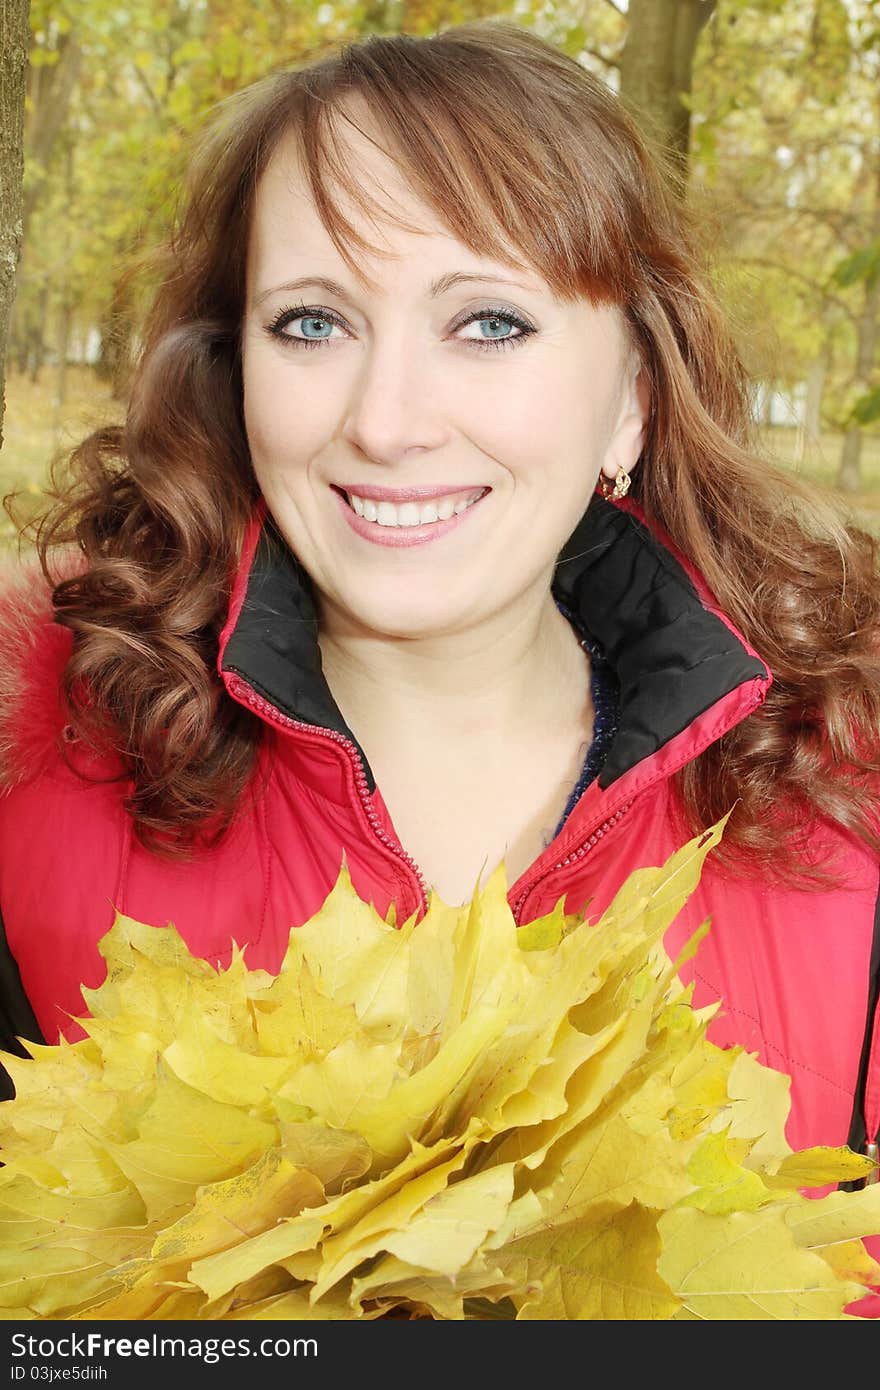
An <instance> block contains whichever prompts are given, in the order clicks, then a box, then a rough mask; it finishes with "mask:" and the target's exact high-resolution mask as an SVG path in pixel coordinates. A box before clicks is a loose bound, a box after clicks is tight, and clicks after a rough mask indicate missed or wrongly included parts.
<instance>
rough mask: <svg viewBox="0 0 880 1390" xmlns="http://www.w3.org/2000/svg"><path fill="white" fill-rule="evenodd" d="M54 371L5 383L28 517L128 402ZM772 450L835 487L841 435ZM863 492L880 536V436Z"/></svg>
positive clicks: (858, 499)
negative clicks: (77, 453) (51, 481)
mask: <svg viewBox="0 0 880 1390" xmlns="http://www.w3.org/2000/svg"><path fill="white" fill-rule="evenodd" d="M55 384H56V383H55V373H54V371H53V370H52V369H44V371H43V374H42V378H41V380H39V381H38V382H36V383H34V382H31V381H30V379H29V378H28V377H27V376H21V375H19V374H17V373H14V372H13V373H12V374H11V375H10V376H9V378H8V379H7V382H6V418H5V421H4V442H3V449H2V451H0V496H6V495H7V494H10V493H15V494H17V496H18V501H17V509H18V512H19V513H20V514H21V515H22V516H32V515H35V514H36V513H37V512H38V511H39V510H40V508H41V506H42V504H43V499H44V495H45V488H46V485H47V480H48V473H49V466H50V463H51V461H52V460H53V458H55V457H56V456H58V455H59V454H64V453H66V452H67V451H68V450H70V449H71V448H72V447H73V446H74V444H76V443H77V442H78V441H79V440H80V439H82V438H83V437H84V436H85V435H86V434H88V433H89V431H90V430H92V429H95V428H97V426H99V425H105V424H110V423H113V422H116V421H119V420H121V418H122V412H123V407H122V405H121V403H120V402H119V401H114V400H113V398H112V396H111V394H110V389H109V387H108V386H107V385H106V384H105V383H104V382H102V381H100V380H99V379H98V377H97V376H96V375H95V373H94V372H93V371H92V370H91V368H89V367H70V368H68V371H67V383H66V393H65V400H64V402H63V404H61V405H59V403H58V401H57V399H56V395H55ZM764 442H765V448H766V451H767V455H768V457H770V458H773V459H775V460H776V461H777V462H779V463H781V464H782V465H783V466H784V467H786V468H790V469H791V470H792V471H793V472H796V473H797V474H799V475H800V476H801V477H802V478H805V479H806V480H807V481H809V482H811V483H815V484H816V485H817V486H818V487H820V488H833V486H834V479H835V475H836V472H837V465H838V460H839V458H840V449H841V442H842V441H841V438H840V436H839V435H835V434H825V435H823V436H822V438H821V439H820V440H809V439H804V438H803V436H802V434H801V432H799V431H798V430H796V429H787V428H781V427H778V426H777V427H774V428H770V429H767V430H766V431H765V435H764ZM862 479H863V484H864V487H863V491H861V492H859V493H857V494H855V495H854V496H852V497H849V498H847V499H845V500H846V504H847V509H848V510H849V511H850V512H851V514H852V515H853V517H854V519H855V520H856V521H857V522H858V523H859V524H860V525H862V526H864V527H865V528H866V529H867V530H870V531H872V532H874V534H875V535H878V536H880V437H878V436H876V435H873V436H870V435H869V436H866V438H865V441H864V444H863V447H862ZM16 535H17V532H16V528H15V526H14V525H13V523H12V521H11V520H10V518H9V517H8V516H7V515H6V514H5V512H4V513H0V546H2V547H6V548H7V549H8V548H9V547H11V546H13V545H14V544H15V541H16Z"/></svg>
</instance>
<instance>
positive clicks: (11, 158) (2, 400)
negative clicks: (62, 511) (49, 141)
mask: <svg viewBox="0 0 880 1390" xmlns="http://www.w3.org/2000/svg"><path fill="white" fill-rule="evenodd" d="M29 13H30V6H29V0H0V130H2V131H3V140H2V143H0V447H2V444H3V415H4V412H5V407H6V395H5V373H4V368H3V363H4V360H5V356H6V337H7V334H8V331H9V316H10V312H11V310H12V301H13V298H14V296H15V268H16V265H17V263H18V253H19V249H20V247H21V236H22V180H23V176H24V102H25V83H26V81H27V66H28V42H29V38H28V20H29Z"/></svg>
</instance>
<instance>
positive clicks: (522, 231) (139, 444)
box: [38, 21, 880, 876]
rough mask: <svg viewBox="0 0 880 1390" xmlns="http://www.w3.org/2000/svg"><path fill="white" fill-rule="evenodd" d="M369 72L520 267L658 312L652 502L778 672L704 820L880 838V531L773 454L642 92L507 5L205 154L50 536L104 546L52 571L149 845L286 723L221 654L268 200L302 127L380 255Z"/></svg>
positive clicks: (777, 832) (100, 735)
mask: <svg viewBox="0 0 880 1390" xmlns="http://www.w3.org/2000/svg"><path fill="white" fill-rule="evenodd" d="M352 94H355V95H360V96H362V97H363V98H364V99H365V101H366V103H367V105H368V109H369V111H370V113H371V117H372V119H373V121H374V122H375V126H376V127H377V128H378V129H379V130H380V131H381V132H382V134H383V137H384V139H385V140H386V141H387V147H388V150H389V151H390V152H391V153H392V154H393V156H394V157H395V159H396V160H397V162H398V164H399V167H400V168H401V170H402V171H403V173H404V174H405V175H406V177H407V178H408V179H409V180H410V182H411V185H412V187H413V188H414V190H415V191H416V192H417V193H418V194H419V195H420V196H421V198H422V199H423V200H424V202H425V203H426V204H428V205H429V206H430V207H431V208H432V209H433V210H434V211H436V212H437V213H438V214H439V215H440V216H441V217H442V219H443V220H444V221H445V223H446V225H447V226H448V227H449V229H450V230H451V231H452V232H453V233H454V234H455V236H457V237H458V238H459V239H460V240H461V241H462V242H464V243H465V245H467V246H468V247H470V248H471V249H473V250H474V251H478V252H483V253H488V254H493V255H495V256H497V257H498V258H499V259H502V260H503V259H505V258H506V257H508V256H509V247H513V248H515V250H516V252H517V253H518V254H519V255H521V256H522V257H523V258H524V259H525V260H526V261H527V262H529V263H530V264H531V265H533V266H534V267H535V268H536V269H537V270H538V271H539V273H540V274H541V275H542V276H543V277H544V279H545V280H546V281H547V282H548V283H549V284H550V285H551V286H552V287H553V288H554V290H555V291H557V292H558V293H560V294H561V295H563V296H566V297H574V296H588V297H589V298H590V299H591V300H592V301H594V302H602V303H614V304H616V305H618V306H620V308H621V310H622V311H623V313H624V314H625V315H626V317H627V319H628V321H629V324H630V325H631V330H632V334H633V338H634V341H635V342H636V343H637V344H638V347H639V350H640V352H641V355H642V359H643V363H644V366H645V368H646V371H647V374H648V377H649V381H650V387H651V401H652V408H651V417H650V422H649V427H648V431H647V438H646V444H645V449H644V453H643V456H642V459H641V461H640V464H639V466H638V468H637V469H636V473H635V478H634V485H633V495H634V496H635V497H636V498H637V499H638V501H639V502H640V504H641V506H642V507H643V508H644V511H645V513H646V514H647V517H648V519H649V520H650V521H652V522H654V523H657V524H659V525H660V526H661V527H662V528H663V529H664V530H665V531H666V533H667V534H668V536H669V537H670V538H671V539H672V541H673V542H674V543H675V544H676V545H677V546H678V547H679V549H680V550H681V551H682V552H683V553H684V554H685V555H686V556H687V557H689V558H690V559H691V560H692V561H693V562H694V563H695V565H696V566H697V568H698V569H699V570H700V571H701V572H702V573H703V575H704V576H705V578H706V581H707V582H708V584H709V586H710V588H711V589H712V590H713V591H714V594H715V595H716V597H717V600H718V602H719V604H720V606H721V608H722V609H723V610H724V611H725V612H726V613H727V614H729V616H730V617H731V619H732V620H733V621H734V622H735V623H736V624H737V626H738V627H739V628H740V629H741V631H742V632H743V633H744V634H745V636H746V637H747V638H748V640H749V641H750V642H751V643H752V644H753V646H754V647H755V648H756V649H757V651H758V652H760V654H761V655H762V657H763V658H764V659H765V660H766V661H767V663H768V664H769V666H770V668H771V670H772V671H773V674H774V677H775V683H774V684H773V687H772V689H771V691H770V694H769V698H768V700H767V702H766V704H765V705H764V707H763V708H762V709H760V710H759V711H758V712H756V713H755V714H753V715H752V716H751V717H750V718H748V719H747V720H745V721H744V722H743V723H741V724H740V725H738V726H737V727H736V728H735V729H733V730H732V731H731V732H730V733H728V734H727V735H725V737H724V738H722V739H721V740H720V741H719V742H717V743H715V744H713V745H712V746H711V747H710V748H708V749H707V750H706V752H704V753H703V754H702V755H701V756H700V757H699V758H698V759H697V760H696V761H695V762H694V763H692V764H691V765H690V766H689V767H688V768H686V769H685V771H684V772H682V773H680V774H679V788H680V792H681V802H682V806H683V808H684V812H685V814H686V818H687V820H688V821H689V822H690V824H691V826H692V827H694V828H701V827H703V826H705V825H707V824H709V823H711V822H713V821H715V820H716V819H718V818H719V816H721V815H722V814H723V813H724V812H725V811H727V810H728V809H729V808H730V806H731V805H732V804H733V803H737V810H736V813H735V815H734V817H733V818H732V820H731V822H730V824H729V827H728V830H727V834H726V844H727V848H728V851H734V852H739V853H740V854H741V853H742V852H743V851H746V852H747V853H748V855H749V858H750V859H751V861H752V862H754V861H755V860H756V859H757V860H761V861H763V862H764V863H765V865H767V866H768V867H770V868H771V869H772V868H777V869H778V867H779V864H780V862H781V861H780V847H781V846H787V847H788V849H789V850H790V851H791V852H794V851H796V850H797V851H801V850H803V849H804V847H805V846H806V845H807V842H808V835H809V827H810V824H811V823H812V824H815V819H816V817H819V818H823V819H826V820H829V821H832V822H836V823H837V824H839V825H841V826H844V827H846V828H847V829H848V830H850V831H851V832H853V833H854V834H855V835H856V836H858V837H860V838H861V839H862V840H863V841H864V842H865V843H866V844H868V845H870V846H871V847H872V848H873V849H875V850H876V849H878V848H880V839H878V835H877V827H876V822H875V820H874V818H873V816H872V810H873V797H869V796H867V795H866V791H867V789H868V788H869V787H870V786H872V785H876V774H877V772H878V770H880V768H878V761H877V747H878V740H877V735H878V726H880V665H878V649H877V638H876V634H877V631H878V618H880V600H878V587H877V583H876V576H877V556H876V547H875V543H874V541H873V540H872V539H871V538H870V537H869V536H868V535H866V534H864V533H863V532H861V531H859V530H857V529H854V528H852V527H850V526H847V525H846V524H845V523H844V522H843V521H842V520H841V518H840V516H839V515H838V513H837V512H836V511H835V510H834V508H833V507H832V506H831V504H830V502H826V501H822V500H820V499H819V498H818V496H817V495H816V494H815V493H814V492H812V491H810V490H808V489H807V488H805V487H804V486H802V485H801V484H799V483H798V481H797V480H796V479H795V478H794V477H792V476H791V475H790V474H788V473H781V472H777V471H776V470H775V469H774V468H773V467H772V466H770V465H769V464H768V463H767V462H766V461H764V460H763V459H761V458H760V456H759V454H758V452H757V451H756V449H755V447H754V445H753V441H752V438H751V428H752V427H751V424H750V408H749V397H748V387H747V382H746V380H745V377H744V373H743V370H742V368H741V366H740V363H739V360H738V357H737V354H736V352H735V350H734V348H733V346H732V342H731V339H730V335H729V333H728V331H727V328H726V326H725V324H724V322H723V319H722V317H721V315H720V314H719V311H718V309H717V306H716V301H715V298H714V296H713V293H712V291H711V289H710V286H709V282H708V278H707V275H706V272H705V268H704V266H703V260H702V257H701V255H700V254H699V253H698V250H697V244H696V239H695V237H694V235H693V233H692V230H691V228H690V227H689V226H688V218H687V214H686V212H685V210H684V208H683V206H682V200H681V198H680V197H679V196H678V191H677V190H676V189H675V188H674V187H673V186H671V185H670V183H669V181H668V180H667V179H666V178H665V176H664V173H663V170H662V168H661V166H660V164H659V163H658V160H657V157H656V156H655V155H654V154H653V153H652V152H650V151H649V149H648V148H647V146H646V144H645V141H644V140H643V138H642V136H641V135H640V133H639V130H638V128H637V126H636V124H635V122H634V121H633V119H632V118H631V117H630V116H629V115H628V113H627V112H626V110H625V109H624V107H623V105H622V104H621V102H620V101H619V100H618V99H617V98H616V97H615V96H614V95H613V93H612V92H610V91H609V90H608V89H607V88H606V87H605V85H604V84H603V83H602V82H601V81H599V80H597V79H596V78H595V77H593V76H591V75H590V74H589V73H588V72H586V71H585V70H583V69H582V68H581V67H580V66H579V65H578V64H577V63H576V62H574V61H572V60H570V59H569V58H567V57H565V56H564V55H562V54H561V53H559V52H557V51H556V50H555V49H554V48H553V47H551V46H550V45H548V44H546V43H545V42H543V41H542V40H540V39H539V38H537V37H535V36H534V35H532V34H531V33H529V32H527V31H524V30H521V29H519V28H517V27H515V26H514V25H512V24H510V23H506V22H498V21H489V22H481V23H476V24H469V25H459V26H457V27H454V28H450V29H447V30H446V31H445V32H442V33H440V34H437V35H435V36H433V37H430V38H419V39H417V38H412V37H408V36H405V35H398V36H393V37H384V36H383V37H372V38H369V39H367V40H366V41H364V42H361V43H356V44H352V45H349V46H347V47H345V48H343V49H342V50H340V51H339V52H336V53H334V54H332V55H331V56H329V57H324V58H322V59H321V60H320V61H317V62H315V63H313V64H311V65H310V66H307V67H302V68H300V69H298V70H293V71H284V72H280V73H277V74H274V75H272V76H269V77H267V78H265V79H264V80H262V81H260V82H258V83H256V84H255V85H254V86H252V87H250V88H248V89H247V90H245V91H244V92H242V93H240V94H239V95H237V96H235V97H234V98H231V99H230V100H228V101H227V102H225V103H223V104H222V106H221V107H220V108H219V111H218V113H217V115H216V119H215V120H214V121H213V124H212V125H211V127H210V129H209V130H208V132H207V134H206V135H205V137H204V138H203V140H202V142H201V145H200V147H199V148H198V149H197V151H196V153H195V156H194V158H193V160H192V163H191V166H190V171H189V175H188V180H187V185H186V188H185V192H184V197H183V200H182V204H181V212H180V215H179V218H178V221H177V225H176V229H175V231H174V233H173V236H172V237H171V238H170V240H169V242H168V245H167V247H166V248H165V252H164V268H163V270H162V274H161V279H160V283H159V289H158V292H157V293H156V295H155V299H154V302H153V305H152V308H151V310H150V312H149V316H148V319H147V322H146V326H145V330H144V333H143V347H142V351H141V353H140V358H139V363H138V365H137V368H136V373H135V376H134V380H133V387H132V393H131V403H130V408H129V410H128V415H127V419H126V421H125V424H124V425H123V426H122V427H120V428H113V429H104V430H101V431H99V432H97V433H95V434H93V435H92V436H91V437H90V438H88V439H87V440H86V441H85V442H84V443H83V444H81V445H80V446H79V448H78V449H76V450H75V451H74V454H73V456H72V460H71V462H72V466H73V468H74V470H75V476H76V481H75V482H74V483H73V484H72V485H71V486H70V487H69V488H68V489H67V490H66V491H65V492H64V493H63V494H62V495H60V496H59V497H58V498H57V500H56V504H55V506H54V508H53V509H52V510H51V511H50V512H49V513H48V514H47V516H46V517H45V518H44V520H43V522H42V524H41V527H40V530H39V535H38V545H39V551H40V556H41V560H42V564H43V567H44V570H45V571H46V573H47V576H49V577H50V578H52V573H51V566H50V551H52V550H53V548H54V547H56V546H59V545H63V544H70V542H74V543H75V544H76V545H77V546H78V547H79V548H80V550H81V552H82V555H83V556H84V565H83V568H82V571H81V572H80V573H77V574H76V575H74V576H73V577H66V578H61V579H60V581H58V582H56V583H55V586H54V595H53V597H54V604H55V608H56V610H57V617H58V620H59V621H60V622H61V623H63V624H65V625H66V626H67V627H68V628H70V629H71V630H72V632H73V634H74V638H75V640H74V645H73V652H72V656H71V658H70V662H69V665H68V667H67V671H66V687H65V691H66V696H67V699H68V701H69V703H70V705H71V708H72V711H73V719H74V723H75V727H76V728H77V730H78V732H79V734H80V736H81V737H86V738H88V739H90V740H91V741H93V742H94V741H99V742H100V741H103V742H104V744H106V743H107V742H110V743H111V744H112V746H113V747H114V749H115V750H116V751H118V753H119V754H120V755H121V757H122V760H123V763H124V766H125V768H126V770H127V771H126V775H127V776H128V777H130V778H131V782H132V788H133V789H132V792H131V796H130V800H129V803H128V806H129V810H130V812H131V815H132V816H133V817H134V820H135V822H136V826H137V832H138V834H139V835H140V837H141V838H142V840H144V842H146V843H148V844H151V845H153V846H154V847H160V846H161V847H164V848H166V849H167V848H169V847H170V848H171V849H173V850H174V851H175V852H185V851H186V850H187V849H188V848H191V847H192V846H193V845H194V844H195V843H197V842H199V841H200V840H201V839H202V838H205V837H208V838H211V837H216V836H217V835H219V834H222V832H223V830H224V829H225V828H226V827H227V826H228V824H229V822H230V820H231V818H232V816H233V815H234V812H235V808H236V806H237V804H238V803H239V801H240V799H241V797H242V794H243V791H244V789H245V788H246V786H247V784H248V782H249V779H250V778H251V776H252V774H253V771H254V768H255V763H256V755H257V750H258V747H259V741H260V736H261V726H260V725H259V723H258V722H257V721H256V720H255V718H254V717H253V716H251V715H249V714H248V713H247V712H245V711H244V710H242V709H241V708H239V707H238V705H236V704H235V703H233V702H232V701H231V700H230V699H229V698H228V697H227V696H226V694H225V692H224V691H223V689H222V687H221V685H220V683H219V680H218V677H217V674H216V655H217V641H218V635H219V631H220V627H221V624H222V621H223V618H224V615H225V611H226V606H227V603H228V598H229V590H230V582H231V577H232V575H233V573H234V571H235V567H236V560H237V556H238V553H239V548H240V545H241V541H242V536H243V531H244V527H245V524H246V521H247V519H248V517H249V515H250V513H251V511H252V508H253V505H254V502H255V500H256V498H257V487H256V484H255V481H254V476H253V473H252V470H251V466H250V461H249V453H248V444H247V439H246V436H245V430H244V425H243V419H242V408H241V403H242V386H241V371H240V359H239V330H240V325H241V322H242V318H243V314H244V303H243V296H244V285H245V256H246V250H247V241H248V230H249V222H250V217H251V211H252V208H253V204H254V196H255V190H256V188H257V184H258V181H259V179H260V176H261V173H262V172H263V170H264V169H265V167H266V165H267V162H268V161H269V159H270V158H271V157H272V154H273V151H274V150H275V148H276V146H277V145H278V142H279V140H280V139H281V138H282V136H286V135H287V134H288V133H292V134H293V136H294V137H295V138H296V139H297V140H298V142H299V149H300V152H301V155H302V159H303V161H304V166H305V168H306V170H307V172H308V177H309V179H310V181H311V187H312V192H313V196H314V199H315V202H316V206H317V208H318V209H319V211H320V214H321V216H322V218H323V220H324V222H325V225H326V226H327V228H328V230H329V232H330V234H331V235H332V237H333V239H334V241H335V242H336V244H337V246H338V247H339V250H340V252H341V253H342V255H343V256H344V257H345V258H346V260H347V261H348V263H349V264H350V265H352V266H354V267H355V268H356V265H357V256H358V252H359V251H361V250H363V249H370V250H375V249H376V248H366V247H365V243H364V242H363V241H362V240H361V239H360V238H359V237H358V236H357V234H356V233H355V230H354V228H353V227H352V226H351V225H350V224H349V223H348V222H347V221H346V220H345V218H344V217H343V216H342V213H341V211H340V206H339V203H340V200H339V198H338V190H339V189H342V190H343V191H344V193H345V194H347V195H348V196H349V197H351V198H352V199H354V201H355V203H356V204H357V205H359V206H361V207H362V208H364V210H365V211H366V212H367V213H369V212H370V194H369V190H365V189H363V188H361V187H359V186H358V184H357V182H356V181H355V180H354V179H353V177H352V174H351V172H350V171H349V170H348V169H347V168H346V166H345V162H344V156H343V154H342V153H341V146H340V144H339V142H338V136H339V134H340V132H341V131H343V130H344V125H345V121H346V120H347V119H350V118H351V115H350V103H349V109H348V110H346V101H347V98H349V97H350V96H351V95H352ZM573 521H574V519H573ZM55 579H56V580H57V579H58V576H57V575H56V576H55ZM86 692H87V696H86ZM788 858H789V859H791V854H789V856H788ZM784 859H785V856H782V860H784ZM808 876H809V874H808Z"/></svg>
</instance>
